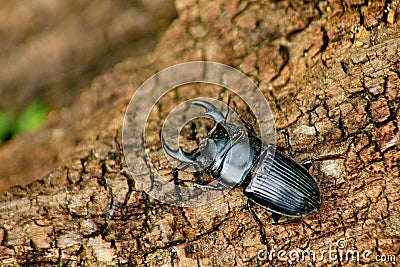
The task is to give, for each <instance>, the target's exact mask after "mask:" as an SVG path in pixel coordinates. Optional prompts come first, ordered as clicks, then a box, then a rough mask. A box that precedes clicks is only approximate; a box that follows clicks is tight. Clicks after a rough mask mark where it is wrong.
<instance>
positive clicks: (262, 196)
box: [244, 150, 322, 217]
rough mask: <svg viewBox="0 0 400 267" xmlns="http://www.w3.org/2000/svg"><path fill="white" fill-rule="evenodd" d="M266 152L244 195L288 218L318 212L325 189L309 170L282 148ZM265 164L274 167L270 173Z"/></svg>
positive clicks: (270, 169)
mask: <svg viewBox="0 0 400 267" xmlns="http://www.w3.org/2000/svg"><path fill="white" fill-rule="evenodd" d="M267 152H270V151H267ZM265 154H267V155H266V156H265V157H264V158H263V159H262V162H261V165H260V167H259V169H258V170H257V171H256V172H255V173H254V174H253V176H252V178H251V181H250V183H249V185H248V186H247V187H246V188H244V194H245V195H246V196H247V197H249V199H251V201H253V202H254V203H256V204H257V205H259V206H261V207H263V208H265V209H267V210H269V211H272V212H274V213H277V214H280V215H284V216H288V217H302V216H306V215H309V214H311V213H314V212H315V211H317V209H318V208H319V206H321V204H322V195H321V190H320V188H319V186H318V183H317V181H316V180H315V179H314V177H313V176H312V175H311V174H310V173H309V172H308V171H307V169H306V168H304V167H303V166H302V165H300V164H299V163H297V162H296V161H295V160H294V159H293V158H291V157H289V156H288V155H286V154H284V153H282V152H280V151H279V150H275V153H265ZM268 161H269V162H271V161H272V164H268V163H269V162H268ZM265 164H267V165H268V166H270V168H269V169H268V170H267V172H263V170H262V168H263V165H265Z"/></svg>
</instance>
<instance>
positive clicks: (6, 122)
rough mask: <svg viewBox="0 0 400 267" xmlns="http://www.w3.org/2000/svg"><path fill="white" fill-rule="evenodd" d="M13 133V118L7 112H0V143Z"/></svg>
mask: <svg viewBox="0 0 400 267" xmlns="http://www.w3.org/2000/svg"><path fill="white" fill-rule="evenodd" d="M14 132H15V117H14V115H13V114H12V113H10V112H7V111H0V143H1V142H2V141H6V140H7V139H9V138H10V137H11V136H12V135H13V134H14Z"/></svg>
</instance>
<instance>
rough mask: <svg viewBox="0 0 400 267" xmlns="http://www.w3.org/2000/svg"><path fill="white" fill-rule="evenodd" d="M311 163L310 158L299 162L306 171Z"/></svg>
mask: <svg viewBox="0 0 400 267" xmlns="http://www.w3.org/2000/svg"><path fill="white" fill-rule="evenodd" d="M312 164H313V161H312V160H306V161H304V162H302V163H301V165H303V167H304V168H306V169H307V171H309V170H310V168H311V166H312Z"/></svg>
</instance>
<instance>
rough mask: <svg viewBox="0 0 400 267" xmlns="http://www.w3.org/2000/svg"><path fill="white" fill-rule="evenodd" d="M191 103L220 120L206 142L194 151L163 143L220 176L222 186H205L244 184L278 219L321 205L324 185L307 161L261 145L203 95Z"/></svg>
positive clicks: (251, 197) (300, 214)
mask: <svg viewBox="0 0 400 267" xmlns="http://www.w3.org/2000/svg"><path fill="white" fill-rule="evenodd" d="M192 103H193V104H196V105H199V106H202V107H204V108H205V109H206V112H205V115H208V116H210V117H211V118H213V119H214V121H215V123H216V125H215V127H214V129H213V130H212V131H211V132H210V133H209V134H208V136H209V138H208V139H207V144H206V145H205V146H202V147H200V148H198V149H196V150H194V151H192V152H191V153H185V152H183V151H182V149H181V148H179V149H178V150H172V149H170V148H169V147H168V145H167V144H166V143H165V142H164V141H163V140H162V144H163V147H164V150H165V152H166V153H167V154H168V155H169V156H171V157H172V158H174V159H177V160H179V161H181V162H184V163H187V164H189V165H191V166H198V167H201V168H202V169H204V170H205V172H207V173H210V174H212V175H213V177H214V178H215V179H218V182H219V185H220V186H217V187H215V188H213V187H212V186H209V185H207V186H205V185H203V186H204V188H206V189H221V187H225V188H233V187H238V186H243V187H244V189H243V191H244V194H245V195H246V196H247V197H248V198H249V201H251V202H253V203H255V204H257V205H259V206H261V207H263V208H265V209H267V210H269V211H271V212H272V219H273V221H274V222H277V220H278V219H279V217H280V216H282V215H283V216H288V217H303V216H306V215H309V214H311V213H313V212H315V211H317V209H318V208H319V206H321V203H322V194H321V190H320V188H319V186H318V183H317V181H316V180H315V178H314V177H313V176H312V175H311V174H310V173H309V172H308V171H307V169H306V168H305V167H303V166H302V165H301V164H299V163H297V162H296V161H295V160H294V159H293V158H291V157H289V156H288V155H286V154H284V153H282V152H280V151H278V150H275V149H274V147H273V146H268V147H267V149H266V150H265V151H261V145H262V141H261V140H260V139H259V138H258V137H257V136H256V135H255V134H254V133H253V132H252V131H249V130H244V129H243V128H240V127H238V126H236V125H234V124H231V123H227V122H225V118H224V116H223V115H222V113H221V112H220V111H218V110H217V109H216V107H215V106H213V105H212V104H211V103H209V102H206V101H202V100H196V101H193V102H192ZM243 136H246V137H247V139H246V140H247V141H244V140H243V138H242V137H243ZM241 154H245V155H248V157H247V158H246V157H241ZM259 161H260V164H258V163H259ZM256 166H257V167H256ZM198 186H201V185H200V184H198Z"/></svg>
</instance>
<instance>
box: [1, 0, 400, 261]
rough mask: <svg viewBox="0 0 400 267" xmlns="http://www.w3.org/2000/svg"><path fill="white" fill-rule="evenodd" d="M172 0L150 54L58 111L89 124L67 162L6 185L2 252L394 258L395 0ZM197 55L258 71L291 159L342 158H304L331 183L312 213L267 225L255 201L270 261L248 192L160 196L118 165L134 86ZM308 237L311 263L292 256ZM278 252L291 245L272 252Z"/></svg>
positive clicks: (35, 256) (13, 256) (398, 87)
mask: <svg viewBox="0 0 400 267" xmlns="http://www.w3.org/2000/svg"><path fill="white" fill-rule="evenodd" d="M176 7H177V10H178V15H179V17H178V19H177V20H176V21H174V22H173V23H172V25H171V26H170V27H169V29H168V30H167V32H166V33H165V34H164V36H163V38H162V39H161V41H160V43H159V45H158V47H157V50H156V51H155V52H154V53H153V54H151V55H149V56H146V57H143V58H135V59H127V60H126V61H124V62H122V63H120V64H118V65H117V66H116V67H115V68H114V70H113V71H112V72H111V73H107V74H104V75H102V76H99V77H97V78H96V79H95V80H94V81H93V84H92V85H91V87H90V89H89V90H87V91H86V92H85V93H84V94H83V95H82V97H81V98H80V100H79V101H78V102H77V103H75V104H74V106H73V107H71V109H69V110H68V111H65V112H66V113H67V114H75V115H74V116H69V115H58V116H59V117H58V118H60V120H61V121H60V124H59V125H58V126H57V127H60V128H61V129H68V127H67V126H70V125H73V129H74V130H75V131H79V133H80V136H81V141H80V143H79V144H78V145H77V146H76V147H74V149H72V150H71V151H72V152H71V153H69V154H68V155H64V161H63V163H62V164H59V166H57V167H56V168H55V169H54V170H48V171H49V174H48V175H47V176H46V177H44V178H43V179H40V180H37V181H35V182H33V183H31V184H29V185H27V186H19V187H14V188H11V189H9V190H8V192H6V193H5V194H4V195H3V196H2V200H1V205H0V210H1V213H0V226H1V227H0V240H2V241H1V247H0V259H1V262H2V264H3V265H7V264H9V265H17V264H20V265H24V264H32V265H56V264H60V265H61V264H62V265H78V264H79V265H123V264H124V265H134V266H160V265H164V266H193V265H199V266H211V265H212V266H233V265H239V266H254V265H257V264H260V265H267V266H286V265H288V264H289V263H292V264H297V265H299V266H300V265H307V264H308V265H315V266H338V265H339V266H340V265H349V266H353V265H356V264H357V261H356V260H354V259H350V260H348V261H347V260H346V259H345V258H344V257H345V255H344V256H343V257H342V258H341V257H340V255H338V254H336V258H334V257H333V256H332V255H331V257H330V254H329V253H328V252H325V254H323V253H324V252H323V251H329V250H338V251H339V252H341V253H343V254H346V252H348V251H353V252H354V251H355V250H357V251H358V252H359V253H360V255H359V263H369V264H377V265H379V264H380V263H379V262H376V261H375V260H376V259H377V258H376V256H378V255H379V256H381V257H382V256H383V255H385V256H390V255H393V256H397V261H399V260H400V259H399V248H400V241H399V240H400V233H399V229H400V221H399V218H400V212H399V211H400V193H399V192H400V181H399V162H400V160H399V158H400V151H399V147H400V146H399V142H400V132H399V128H400V120H399V118H400V109H399V104H400V101H399V100H400V55H399V51H400V31H399V29H400V28H399V23H398V20H396V16H394V18H393V19H392V16H393V12H394V15H397V16H398V15H399V14H398V11H397V10H396V8H397V2H396V1H391V2H390V1H388V2H385V1H370V2H368V3H367V4H366V2H365V1H356V0H354V1H353V0H348V1H334V0H333V1H322V2H318V3H315V2H308V1H305V3H300V2H298V1H293V2H291V1H279V2H275V1H270V2H269V1H249V2H243V1H228V0H226V1H183V0H177V1H176ZM396 12H397V13H396ZM192 60H210V61H218V62H222V63H225V64H229V65H231V66H233V67H236V68H238V69H239V70H241V71H243V72H244V73H245V74H247V75H248V76H249V77H251V78H252V79H253V80H254V81H255V82H256V83H257V84H258V86H259V87H260V89H261V90H262V92H263V93H264V95H265V97H266V98H267V100H268V101H269V104H270V106H271V108H272V110H273V112H274V114H275V119H276V121H275V123H276V127H277V130H278V135H277V136H278V137H279V139H278V144H280V145H284V137H283V135H282V133H283V132H285V133H287V134H288V135H289V141H290V143H289V144H290V147H291V149H292V151H293V152H294V157H295V158H296V159H297V160H299V161H302V160H304V159H310V158H321V157H324V156H329V155H341V156H343V158H341V157H337V158H332V159H330V160H325V161H321V162H317V163H315V164H314V165H313V167H312V169H311V172H312V173H313V175H314V176H315V177H317V179H318V180H319V182H320V184H321V188H322V193H323V205H322V206H321V207H320V209H319V211H318V212H317V213H315V214H313V215H311V216H308V217H305V218H303V219H301V220H294V221H293V220H288V221H287V222H288V223H284V224H279V225H272V224H271V223H270V220H269V217H270V213H269V212H267V211H265V210H262V209H261V208H256V211H257V213H258V214H259V217H260V218H261V220H262V222H263V224H264V228H265V232H266V234H267V240H268V246H269V249H270V250H271V249H273V250H274V251H275V254H273V255H272V256H271V258H269V257H267V258H266V259H263V258H260V257H258V256H260V255H261V254H262V253H261V254H260V253H259V252H260V251H262V250H263V249H265V247H264V245H263V244H261V242H260V238H259V228H258V225H257V224H256V222H255V221H254V220H253V219H252V217H251V214H250V213H249V212H248V211H247V210H246V205H245V204H246V197H245V196H244V195H243V194H242V192H241V189H234V190H232V191H230V192H229V193H228V194H227V195H226V196H224V197H223V198H222V199H220V200H218V201H215V202H213V203H211V204H209V205H207V206H201V207H197V208H180V207H176V206H171V205H166V204H163V203H161V202H159V201H157V200H154V199H152V198H151V197H149V196H148V195H147V194H146V193H144V192H142V191H141V190H140V188H137V187H136V186H135V182H134V179H133V178H132V177H131V176H130V175H129V171H128V170H127V168H126V165H125V163H124V156H123V152H122V145H121V143H122V140H121V128H122V120H123V116H124V113H125V110H126V108H127V105H128V103H129V100H130V98H131V97H132V94H133V93H134V91H135V90H136V89H137V88H138V87H139V86H140V84H141V83H142V82H143V81H145V80H146V79H147V78H148V77H150V76H151V75H152V74H154V73H156V72H157V71H160V70H162V69H163V68H165V67H168V66H171V65H174V64H177V63H181V62H186V61H192ZM155 120H156V121H157V119H155ZM52 131H54V125H49V126H48V127H47V128H46V129H44V130H42V131H41V132H38V133H37V135H39V134H40V135H43V134H47V135H48V136H50V137H49V139H50V142H49V143H50V144H51V141H52V140H53V139H52V138H54V137H51V136H54V135H51V133H52ZM32 137H35V135H33V136H31V135H30V136H21V137H19V138H22V139H23V138H32ZM138 142H140V140H138ZM71 145H72V144H71ZM11 146H12V144H11ZM15 151H16V152H15V153H17V152H18V151H19V152H20V151H21V150H18V149H16V150H15ZM138 160H139V159H138ZM160 164H161V165H162V164H164V163H163V162H161V163H160ZM167 167H168V166H161V168H167ZM43 168H45V166H43ZM37 178H40V177H37ZM338 246H339V247H338ZM307 249H308V250H312V251H315V256H316V258H315V260H312V259H311V260H310V259H308V258H307V257H306V259H301V258H300V259H298V258H296V255H298V254H296V253H295V252H292V254H290V253H289V251H292V250H296V251H298V253H299V257H301V255H302V254H301V253H302V252H303V251H306V250H307ZM278 251H286V252H287V253H286V254H284V255H282V254H281V255H280V257H281V258H279V257H278ZM366 251H367V252H368V251H370V252H371V253H370V254H368V255H367V256H368V258H369V259H370V260H371V261H369V260H368V259H366V258H365V257H363V253H364V252H366ZM281 253H282V252H281ZM291 256H292V257H294V258H293V259H290V258H291ZM364 256H365V255H364ZM285 259H286V260H285ZM386 259H388V258H386ZM290 260H292V261H290ZM390 264H393V265H395V263H394V262H391V263H390Z"/></svg>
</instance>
